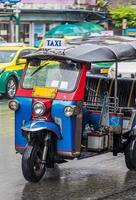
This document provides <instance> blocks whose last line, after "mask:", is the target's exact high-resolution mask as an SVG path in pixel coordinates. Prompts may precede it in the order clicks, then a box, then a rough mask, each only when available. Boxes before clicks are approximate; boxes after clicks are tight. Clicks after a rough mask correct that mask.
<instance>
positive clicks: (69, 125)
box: [51, 100, 76, 151]
mask: <svg viewBox="0 0 136 200" xmlns="http://www.w3.org/2000/svg"><path fill="white" fill-rule="evenodd" d="M75 104H76V102H74V101H60V100H54V101H53V104H52V111H51V115H52V117H53V119H55V117H56V118H59V119H60V120H61V126H62V140H58V142H57V150H58V151H73V150H74V138H75V135H74V132H75V123H76V117H75V116H72V117H66V116H65V115H64V108H65V106H68V105H75Z"/></svg>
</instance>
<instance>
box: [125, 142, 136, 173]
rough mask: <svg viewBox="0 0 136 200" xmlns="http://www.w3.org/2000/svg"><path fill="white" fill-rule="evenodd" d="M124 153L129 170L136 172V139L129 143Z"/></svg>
mask: <svg viewBox="0 0 136 200" xmlns="http://www.w3.org/2000/svg"><path fill="white" fill-rule="evenodd" d="M124 153H125V161H126V166H127V168H128V169H129V170H132V171H136V139H135V140H133V141H131V142H129V144H128V145H127V146H126V148H125V152H124Z"/></svg>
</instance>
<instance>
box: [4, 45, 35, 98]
mask: <svg viewBox="0 0 136 200" xmlns="http://www.w3.org/2000/svg"><path fill="white" fill-rule="evenodd" d="M36 50H37V49H36V48H34V47H28V46H26V45H25V44H22V43H1V44H0V94H6V96H7V97H8V98H13V97H14V96H15V93H16V89H17V86H18V83H19V79H20V76H21V74H22V70H23V68H24V66H25V63H26V59H23V58H22V57H23V56H25V55H27V54H29V53H32V52H34V51H36Z"/></svg>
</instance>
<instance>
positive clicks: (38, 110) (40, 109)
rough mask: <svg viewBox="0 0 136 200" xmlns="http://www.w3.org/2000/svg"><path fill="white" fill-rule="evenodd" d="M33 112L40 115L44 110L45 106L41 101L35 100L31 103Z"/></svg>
mask: <svg viewBox="0 0 136 200" xmlns="http://www.w3.org/2000/svg"><path fill="white" fill-rule="evenodd" d="M33 112H34V114H35V115H38V116H42V115H43V114H44V113H45V112H46V107H45V105H44V103H42V102H36V103H35V104H34V105H33Z"/></svg>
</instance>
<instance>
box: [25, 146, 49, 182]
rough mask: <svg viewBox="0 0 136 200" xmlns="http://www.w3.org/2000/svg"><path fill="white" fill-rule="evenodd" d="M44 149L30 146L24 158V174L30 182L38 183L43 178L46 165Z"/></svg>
mask: <svg viewBox="0 0 136 200" xmlns="http://www.w3.org/2000/svg"><path fill="white" fill-rule="evenodd" d="M42 154H43V148H41V147H40V146H38V145H34V146H28V147H27V148H26V149H25V151H24V153H23V156H22V172H23V175H24V178H25V179H26V180H27V181H29V182H38V181H40V179H41V178H42V177H43V175H44V173H45V169H46V164H45V163H43V162H42Z"/></svg>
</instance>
